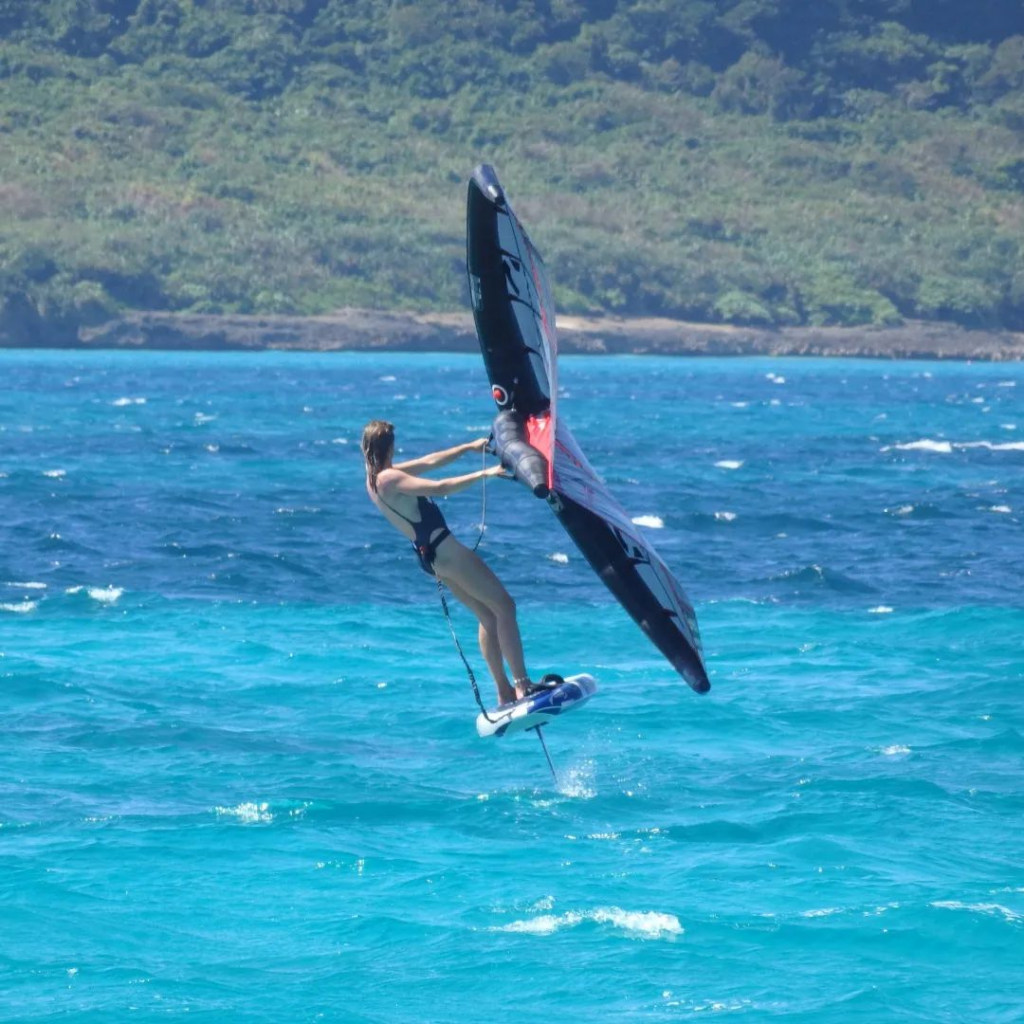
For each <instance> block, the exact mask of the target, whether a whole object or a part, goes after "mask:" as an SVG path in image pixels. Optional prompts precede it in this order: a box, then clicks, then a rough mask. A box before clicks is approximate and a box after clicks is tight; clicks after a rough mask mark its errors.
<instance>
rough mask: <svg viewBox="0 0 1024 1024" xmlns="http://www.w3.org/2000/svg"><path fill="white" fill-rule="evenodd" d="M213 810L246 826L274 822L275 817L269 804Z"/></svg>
mask: <svg viewBox="0 0 1024 1024" xmlns="http://www.w3.org/2000/svg"><path fill="white" fill-rule="evenodd" d="M213 810H214V813H215V814H217V815H219V816H223V817H232V818H237V819H238V820H239V821H241V822H243V823H245V824H246V825H251V824H253V823H255V822H264V823H266V822H271V821H273V820H274V815H273V814H272V813H271V812H270V804H267V803H262V804H257V803H243V804H239V805H238V806H237V807H215V808H214V809H213Z"/></svg>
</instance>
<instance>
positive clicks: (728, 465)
mask: <svg viewBox="0 0 1024 1024" xmlns="http://www.w3.org/2000/svg"><path fill="white" fill-rule="evenodd" d="M742 465H743V460H742V459H722V460H721V461H720V462H716V463H715V468H716V469H739V468H740V467H741V466H742Z"/></svg>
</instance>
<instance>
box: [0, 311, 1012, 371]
mask: <svg viewBox="0 0 1024 1024" xmlns="http://www.w3.org/2000/svg"><path fill="white" fill-rule="evenodd" d="M558 337H559V349H560V351H562V352H563V353H590V354H626V353H628V354H635V355H688V356H694V355H696V356H756V355H760V356H841V357H863V358H884V359H961V360H985V361H1016V360H1021V359H1024V333H1015V332H1011V331H999V330H994V331H985V330H970V329H967V328H963V327H958V326H957V325H955V324H947V323H932V322H923V321H910V322H907V323H905V324H903V325H901V326H899V327H783V328H778V329H768V328H761V327H734V326H727V325H716V324H698V323H688V322H686V321H681V320H667V319H658V318H635V319H625V318H618V317H574V316H565V317H559V319H558ZM16 344H18V342H17V341H16V340H15V339H13V338H12V337H6V338H5V337H4V335H3V334H2V333H0V347H4V346H5V345H8V346H12V345H16ZM59 347H72V348H84V349H99V348H104V349H109V348H124V349H165V350H166V349H174V350H186V351H187V350H192V351H200V350H202V351H222V352H225V351H244V350H261V349H278V350H282V349H283V350H300V351H314V352H332V351H343V350H369V351H374V350H389V351H395V352H475V351H476V350H477V340H476V333H475V331H474V329H473V318H472V316H471V315H470V314H469V313H437V314H426V313H425V314H415V313H396V312H387V311H379V310H368V309H342V310H339V311H338V312H337V313H334V314H332V315H330V316H315V317H298V316H231V315H224V316H221V315H216V316H215V315H200V314H189V313H162V312H133V313H128V314H126V315H125V316H124V317H122V318H120V319H117V320H110V321H107V322H106V323H102V324H99V325H94V326H87V327H81V328H79V329H78V331H77V338H76V340H75V341H74V342H73V343H72V344H70V345H69V344H66V343H65V344H63V345H60V346H59Z"/></svg>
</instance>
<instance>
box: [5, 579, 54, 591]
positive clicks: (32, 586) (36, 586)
mask: <svg viewBox="0 0 1024 1024" xmlns="http://www.w3.org/2000/svg"><path fill="white" fill-rule="evenodd" d="M5 586H8V587H14V588H15V589H17V590H45V589H46V584H45V583H34V582H29V583H18V582H15V581H11V582H8V583H6V584H5Z"/></svg>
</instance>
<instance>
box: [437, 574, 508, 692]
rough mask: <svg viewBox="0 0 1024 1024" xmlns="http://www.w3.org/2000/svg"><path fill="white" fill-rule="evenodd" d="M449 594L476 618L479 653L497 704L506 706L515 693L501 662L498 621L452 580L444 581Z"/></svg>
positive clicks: (485, 607)
mask: <svg viewBox="0 0 1024 1024" xmlns="http://www.w3.org/2000/svg"><path fill="white" fill-rule="evenodd" d="M444 582H445V583H447V584H448V586H449V587H450V588H451V592H452V593H453V594H454V595H455V596H456V597H457V598H458V599H459V600H460V601H461V602H462V603H463V604H464V605H465V606H466V607H467V608H468V609H469V610H470V611H471V612H472V613H473V614H474V615H475V616H476V617H477V619H478V620H479V622H480V629H479V633H478V639H479V641H480V653H481V654H482V655H483V656H484V661H485V662H486V663H487V669H488V671H489V672H490V673H491V678H492V679H493V680H494V685H495V687H497V690H498V702H499V703H501V704H507V703H509V702H510V701H513V700H515V697H516V692H515V690H514V689H512V685H511V684H510V683H509V681H508V676H506V675H505V662H504V661H503V660H502V655H501V644H500V643H499V642H498V628H497V627H498V620H497V619H496V618H495V616H494V613H493V612H492V611H491V610H490V608H488V607H487V606H486V605H485V604H481V603H480V602H479V601H477V600H476V599H475V598H473V597H470V596H469V594H467V593H466V591H465V590H463V589H462V587H460V586H459V585H458V584H457V583H454V582H453V581H452V580H445V581H444Z"/></svg>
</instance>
